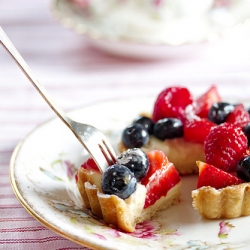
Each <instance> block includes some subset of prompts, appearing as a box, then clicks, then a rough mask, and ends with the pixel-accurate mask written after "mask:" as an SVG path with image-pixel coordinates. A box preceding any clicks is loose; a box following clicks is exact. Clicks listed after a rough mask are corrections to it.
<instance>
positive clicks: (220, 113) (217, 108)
mask: <svg viewBox="0 0 250 250" xmlns="http://www.w3.org/2000/svg"><path fill="white" fill-rule="evenodd" d="M234 109H235V107H234V105H232V104H230V103H226V102H217V103H214V104H213V105H212V107H211V108H210V110H209V112H208V119H209V120H210V121H212V122H214V123H216V124H221V123H223V122H225V120H226V118H227V116H228V115H229V114H230V113H231V112H232V111H233V110H234Z"/></svg>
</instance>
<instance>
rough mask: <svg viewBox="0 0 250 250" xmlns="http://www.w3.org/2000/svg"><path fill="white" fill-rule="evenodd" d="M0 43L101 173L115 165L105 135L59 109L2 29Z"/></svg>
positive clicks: (112, 150) (113, 153) (114, 156)
mask: <svg viewBox="0 0 250 250" xmlns="http://www.w3.org/2000/svg"><path fill="white" fill-rule="evenodd" d="M0 42H1V44H2V45H3V47H4V48H5V49H6V50H7V51H8V53H9V54H10V55H11V56H12V58H13V59H14V60H15V62H16V63H17V64H18V66H19V67H20V68H21V70H22V71H23V73H24V74H25V75H26V77H27V78H28V79H29V80H30V82H31V83H32V84H33V86H34V87H35V88H36V90H37V91H38V92H39V93H40V95H41V96H42V97H43V99H44V100H45V101H46V102H47V103H48V104H49V106H50V107H51V108H52V110H53V111H54V112H55V113H56V114H57V116H58V117H59V118H60V119H61V120H62V121H63V122H64V123H65V124H66V125H67V126H68V128H69V129H70V130H71V131H72V132H73V134H74V135H75V136H76V138H77V139H78V140H79V141H80V143H81V144H82V145H83V146H84V148H85V149H86V150H87V151H88V152H89V154H90V155H91V156H92V158H93V159H94V160H95V162H96V164H97V166H98V167H99V169H100V171H101V172H103V171H104V170H105V169H106V168H107V167H108V166H109V165H112V164H113V163H115V158H116V155H115V151H114V149H113V148H112V146H111V144H110V143H109V141H108V140H107V138H106V137H105V135H104V134H102V133H101V132H100V131H99V130H98V129H96V128H95V127H93V126H91V125H88V124H83V123H79V122H77V121H74V120H72V119H71V118H69V117H68V116H67V115H66V114H65V112H64V111H63V110H62V109H61V108H60V107H58V105H57V104H56V103H55V102H54V101H53V99H51V97H50V96H49V95H48V93H47V91H46V90H45V88H44V87H43V85H42V84H40V83H39V81H38V80H37V79H36V78H35V76H34V74H33V73H32V71H31V70H30V68H29V66H28V65H27V63H26V62H25V61H24V59H23V58H22V56H21V55H20V54H19V52H18V51H17V49H16V48H15V47H14V45H13V44H12V42H11V41H10V40H9V38H8V37H7V35H6V34H5V32H4V31H3V29H2V28H1V27H0Z"/></svg>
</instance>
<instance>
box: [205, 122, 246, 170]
mask: <svg viewBox="0 0 250 250" xmlns="http://www.w3.org/2000/svg"><path fill="white" fill-rule="evenodd" d="M204 149H205V159H206V162H207V163H208V164H211V165H213V166H215V167H217V168H220V169H222V170H224V171H226V172H235V170H236V165H237V163H238V161H239V160H240V159H241V158H242V157H243V155H244V154H245V152H246V150H247V137H246V136H245V135H244V133H243V131H242V129H241V128H240V127H238V126H236V125H234V124H231V123H226V122H225V123H222V124H220V125H218V126H216V127H213V128H212V129H211V130H210V132H209V134H208V136H207V137H206V139H205V142H204Z"/></svg>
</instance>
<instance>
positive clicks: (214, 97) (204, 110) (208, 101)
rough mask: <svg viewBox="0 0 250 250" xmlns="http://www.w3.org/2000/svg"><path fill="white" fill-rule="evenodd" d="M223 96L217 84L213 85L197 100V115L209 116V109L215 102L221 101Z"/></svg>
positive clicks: (195, 109) (195, 110)
mask: <svg viewBox="0 0 250 250" xmlns="http://www.w3.org/2000/svg"><path fill="white" fill-rule="evenodd" d="M220 101H221V97H220V95H219V92H218V90H217V88H216V86H212V87H211V88H210V89H209V90H208V91H207V92H206V93H204V94H203V95H201V96H200V97H199V98H198V99H197V100H196V102H195V104H196V105H195V108H194V112H195V114H196V115H197V116H199V117H202V118H207V116H208V111H209V109H210V108H211V106H212V105H213V104H214V103H215V102H220Z"/></svg>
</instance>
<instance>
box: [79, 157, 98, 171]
mask: <svg viewBox="0 0 250 250" xmlns="http://www.w3.org/2000/svg"><path fill="white" fill-rule="evenodd" d="M81 167H82V168H84V169H89V170H92V171H96V172H100V170H99V168H98V167H97V165H96V163H95V161H94V160H93V158H89V159H88V160H87V161H85V162H84V163H83V164H82V165H81Z"/></svg>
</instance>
